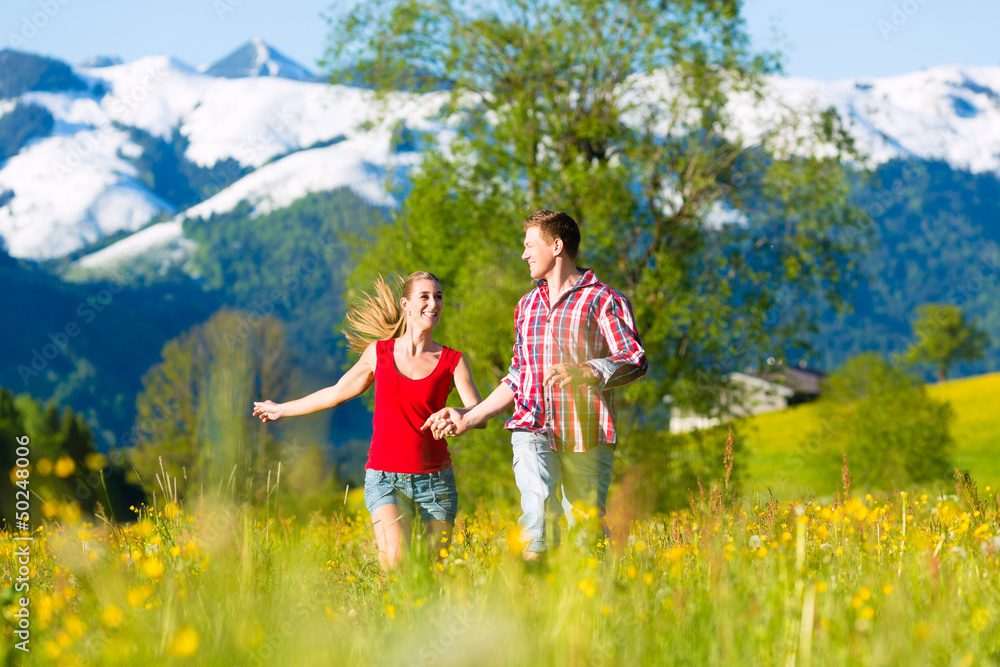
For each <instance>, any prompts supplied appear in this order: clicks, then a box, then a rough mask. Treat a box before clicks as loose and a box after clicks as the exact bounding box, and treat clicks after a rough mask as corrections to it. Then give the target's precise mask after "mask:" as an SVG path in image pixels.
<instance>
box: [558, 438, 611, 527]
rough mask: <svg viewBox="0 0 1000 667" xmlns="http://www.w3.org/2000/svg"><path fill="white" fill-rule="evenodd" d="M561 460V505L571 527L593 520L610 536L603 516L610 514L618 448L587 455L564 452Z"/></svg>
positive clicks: (601, 447) (594, 450)
mask: <svg viewBox="0 0 1000 667" xmlns="http://www.w3.org/2000/svg"><path fill="white" fill-rule="evenodd" d="M559 458H560V462H561V464H562V473H563V474H562V492H563V497H562V506H563V511H564V512H565V513H566V520H567V522H568V523H569V527H570V528H571V529H572V528H574V527H575V526H578V525H580V524H583V523H586V522H587V521H588V520H589V519H591V517H593V518H595V519H597V521H598V522H599V524H600V527H601V531H602V533H603V534H604V536H605V537H607V536H608V527H607V525H606V524H605V522H604V515H605V514H606V513H607V506H608V488H609V487H610V486H611V469H612V468H613V467H614V463H615V448H614V447H613V446H611V445H599V446H597V447H594V448H592V449H590V450H588V451H586V452H566V453H562V454H559ZM594 513H596V514H594Z"/></svg>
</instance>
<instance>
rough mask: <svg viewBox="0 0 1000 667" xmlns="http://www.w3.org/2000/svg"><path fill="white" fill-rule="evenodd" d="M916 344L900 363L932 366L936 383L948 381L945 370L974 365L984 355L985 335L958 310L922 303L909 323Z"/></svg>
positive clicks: (950, 306)
mask: <svg viewBox="0 0 1000 667" xmlns="http://www.w3.org/2000/svg"><path fill="white" fill-rule="evenodd" d="M912 327H913V334H914V335H915V336H916V340H915V341H914V342H913V343H911V344H910V347H909V348H907V350H906V352H905V353H904V354H903V359H904V360H905V361H907V362H909V363H927V364H932V365H933V366H934V368H935V370H936V371H937V379H938V382H944V381H945V380H947V379H948V369H949V368H951V367H952V366H954V365H955V364H957V363H959V362H962V361H975V360H976V359H981V358H982V357H984V356H985V355H986V350H987V348H989V346H990V336H989V334H988V333H987V332H986V331H984V330H982V329H980V328H979V327H978V326H976V324H975V323H973V322H969V321H967V320H966V319H965V313H964V312H963V311H962V309H961V308H959V307H958V306H952V305H948V304H941V303H926V304H924V305H922V306H919V307H918V308H917V312H916V318H915V319H914V320H913V323H912Z"/></svg>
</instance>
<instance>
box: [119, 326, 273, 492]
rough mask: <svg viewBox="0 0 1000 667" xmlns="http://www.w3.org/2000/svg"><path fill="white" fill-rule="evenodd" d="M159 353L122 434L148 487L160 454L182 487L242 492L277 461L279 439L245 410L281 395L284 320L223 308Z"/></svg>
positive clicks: (156, 488)
mask: <svg viewBox="0 0 1000 667" xmlns="http://www.w3.org/2000/svg"><path fill="white" fill-rule="evenodd" d="M162 358H163V361H162V362H160V363H159V364H157V365H156V366H154V367H153V368H151V369H150V370H149V371H148V372H147V373H146V375H145V376H144V377H143V391H142V393H140V394H139V396H138V398H137V399H136V413H137V416H136V423H135V426H133V428H132V430H131V431H130V433H129V434H128V435H127V437H126V441H127V444H131V445H132V447H131V449H130V451H129V457H130V459H131V461H132V462H133V464H134V466H135V469H136V470H137V471H138V475H139V478H140V479H141V481H142V483H143V485H144V487H145V488H146V490H147V492H154V491H156V492H157V493H159V484H158V483H157V482H156V477H157V475H159V473H160V470H161V468H160V464H161V460H162V464H163V468H164V470H165V471H166V472H167V473H168V474H170V475H171V476H172V477H174V478H177V479H186V480H187V482H186V484H185V486H186V489H185V488H180V489H179V492H180V493H181V495H183V492H184V491H185V490H191V489H194V488H199V490H200V489H201V488H204V490H205V491H206V492H209V491H215V490H218V489H220V488H226V485H227V484H230V483H232V484H235V485H236V486H235V487H234V488H232V489H231V492H232V493H233V494H234V496H236V497H239V498H245V497H247V495H248V493H249V490H250V485H251V484H254V483H255V482H256V481H259V478H260V477H264V476H266V474H267V471H268V470H270V469H272V468H273V467H274V466H275V465H276V463H277V445H276V443H275V441H274V439H273V437H271V435H270V434H269V432H268V430H266V429H261V428H259V425H258V424H256V423H255V422H254V420H253V419H252V417H251V411H252V405H253V400H254V399H256V398H258V397H260V396H277V395H280V393H281V392H282V391H283V390H284V387H285V384H286V383H287V382H288V379H289V375H290V372H291V365H290V361H289V359H288V356H287V353H286V351H285V333H284V327H283V325H282V324H281V322H280V321H278V320H276V319H274V318H271V317H261V316H259V315H256V314H253V313H246V312H242V311H237V310H231V309H222V310H220V311H218V312H217V313H216V314H215V315H213V316H212V317H211V318H210V319H209V320H208V321H207V322H205V323H204V324H200V325H197V326H195V327H192V328H191V329H189V330H188V331H186V332H185V333H183V334H182V335H180V336H179V337H177V338H176V339H174V340H172V341H170V342H168V343H167V344H166V345H165V346H164V347H163V352H162ZM234 471H235V472H234ZM231 480H232V482H231ZM161 481H162V477H161ZM196 485H197V486H196ZM201 485H204V486H201Z"/></svg>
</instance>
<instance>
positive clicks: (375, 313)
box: [253, 271, 481, 570]
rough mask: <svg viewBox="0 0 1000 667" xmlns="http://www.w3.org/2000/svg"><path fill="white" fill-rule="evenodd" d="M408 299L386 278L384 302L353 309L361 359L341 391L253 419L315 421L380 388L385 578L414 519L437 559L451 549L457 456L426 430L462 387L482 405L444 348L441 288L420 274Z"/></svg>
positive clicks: (462, 367)
mask: <svg viewBox="0 0 1000 667" xmlns="http://www.w3.org/2000/svg"><path fill="white" fill-rule="evenodd" d="M402 294H403V296H402V298H400V299H399V301H398V302H397V301H396V299H395V297H394V296H393V293H392V290H391V289H390V288H389V286H388V285H386V283H385V281H383V280H382V279H381V278H380V279H379V280H377V281H376V282H375V296H369V295H368V294H365V295H364V299H362V302H361V303H360V304H356V305H354V306H352V307H351V309H350V311H349V312H348V315H347V322H348V328H347V330H346V331H345V332H344V334H345V335H346V336H347V340H348V342H349V343H350V347H351V349H352V350H353V351H355V352H361V359H359V360H358V362H357V363H356V364H355V365H354V367H353V368H351V369H350V370H349V371H348V372H347V373H346V374H345V375H344V376H343V377H342V378H341V379H340V381H338V382H337V384H335V385H333V386H332V387H327V388H326V389H321V390H319V391H317V392H315V393H313V394H310V395H308V396H306V397H304V398H300V399H298V400H294V401H289V402H287V403H275V402H273V401H263V402H259V403H254V410H253V414H254V416H257V415H259V416H260V419H261V421H263V422H269V421H275V420H277V419H281V418H282V417H293V416H297V415H306V414H312V413H314V412H319V411H320V410H326V409H328V408H335V407H337V406H338V405H342V404H343V403H346V402H347V401H349V400H351V399H352V398H354V397H355V396H360V395H361V394H363V393H364V392H365V391H366V390H367V389H368V387H370V386H371V385H372V383H373V382H374V383H375V416H374V419H373V420H372V426H373V427H374V433H373V434H372V444H371V449H370V450H369V452H368V463H367V464H366V465H365V505H367V507H368V511H369V512H371V516H372V523H373V524H374V528H375V539H376V541H377V542H378V549H379V562H380V563H381V564H382V567H383V569H385V570H391V569H393V568H394V567H396V566H397V565H398V564H399V562H400V560H401V559H402V557H403V548H404V547H405V546H406V543H407V538H408V536H409V534H410V531H411V527H410V519H411V518H412V517H413V516H414V515H417V516H419V518H420V520H421V521H422V522H423V523H424V524H425V525H426V527H427V529H428V531H429V533H430V535H431V536H432V538H433V541H432V545H433V547H434V550H435V551H437V550H438V548H439V547H440V546H444V547H447V545H448V543H449V542H450V540H451V533H452V529H453V528H454V526H455V514H456V512H457V510H458V492H457V491H456V489H455V475H454V473H453V472H452V468H451V455H450V454H449V453H448V445H447V444H446V443H445V441H444V440H439V439H436V438H435V437H434V436H433V435H432V434H431V433H430V432H429V431H421V430H420V427H421V426H422V425H423V423H424V421H425V420H426V419H427V418H428V417H429V416H430V415H432V414H434V413H435V412H437V411H438V410H440V409H441V408H443V407H444V406H445V402H446V401H447V398H448V394H449V393H450V392H451V389H452V387H455V388H457V389H458V395H459V396H460V397H461V399H462V402H463V403H464V404H465V406H466V407H472V406H474V405H476V404H477V403H479V401H480V400H481V397H480V395H479V390H478V389H477V388H476V383H475V382H474V381H473V379H472V369H471V368H470V366H469V362H468V360H467V359H466V358H465V357H464V356H463V355H462V353H461V352H458V351H456V350H453V349H451V348H449V347H445V346H444V345H441V344H440V343H437V342H435V341H434V338H433V331H434V326H435V325H436V324H437V323H438V321H440V319H441V311H442V310H443V308H444V296H443V294H442V292H441V283H440V281H439V280H438V279H437V278H436V277H435V276H434V274H432V273H427V272H426V271H418V272H416V273H413V274H410V276H409V277H408V278H407V279H406V280H405V281H404V282H403V288H402ZM438 540H440V541H438Z"/></svg>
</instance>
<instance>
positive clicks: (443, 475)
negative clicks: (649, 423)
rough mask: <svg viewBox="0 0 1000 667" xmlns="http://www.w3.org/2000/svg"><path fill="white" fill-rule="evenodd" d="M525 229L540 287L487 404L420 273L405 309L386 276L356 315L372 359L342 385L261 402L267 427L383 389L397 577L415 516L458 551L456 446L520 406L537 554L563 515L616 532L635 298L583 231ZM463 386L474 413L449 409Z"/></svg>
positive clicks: (522, 482) (517, 450) (406, 292)
mask: <svg viewBox="0 0 1000 667" xmlns="http://www.w3.org/2000/svg"><path fill="white" fill-rule="evenodd" d="M524 231H525V235H524V253H523V254H522V255H521V259H524V260H526V261H527V262H528V267H529V269H530V272H531V278H532V280H534V281H536V286H535V287H534V289H532V290H531V291H530V292H528V293H527V294H526V295H524V296H523V297H522V298H521V300H520V301H519V302H518V304H517V307H516V309H515V311H514V318H515V342H514V354H513V358H512V359H511V364H510V370H509V372H508V373H507V375H506V377H504V378H503V381H502V382H501V383H500V385H499V386H498V387H497V388H496V389H495V390H494V391H493V393H491V394H490V395H489V396H487V397H486V399H485V400H483V399H482V398H481V396H480V394H479V390H478V389H477V388H476V384H475V382H474V381H473V379H472V369H471V367H470V366H469V362H468V360H467V359H466V358H465V357H464V356H463V355H462V353H461V352H458V351H457V350H454V349H452V348H449V347H446V346H444V345H441V344H440V343H438V342H436V341H435V340H434V338H433V330H434V326H435V325H436V324H437V323H438V321H439V320H440V319H441V312H442V309H443V307H444V297H443V293H442V290H441V284H440V282H439V281H438V279H437V278H436V277H435V276H434V275H433V274H431V273H427V272H424V271H420V272H417V273H413V274H411V275H410V276H409V277H408V278H407V279H406V281H405V282H404V283H403V286H402V297H401V298H400V299H398V300H397V299H396V298H395V296H394V295H393V293H392V290H391V289H390V288H389V286H388V285H386V284H385V282H384V281H382V280H378V281H376V283H375V294H374V295H371V296H369V295H365V299H364V300H362V302H361V303H359V304H356V305H354V306H352V307H351V309H350V311H349V313H348V315H347V321H348V328H347V330H346V331H345V335H346V336H347V339H348V342H349V343H350V346H351V349H352V350H354V351H356V352H360V353H361V358H360V359H359V360H358V362H357V363H356V364H355V365H354V367H353V368H351V369H350V370H349V371H348V372H347V373H346V374H345V375H344V376H343V377H342V378H341V379H340V380H339V381H338V382H337V384H335V385H333V386H332V387H327V388H326V389H321V390H319V391H317V392H315V393H313V394H310V395H308V396H306V397H304V398H300V399H298V400H294V401H289V402H287V403H274V402H273V401H263V402H258V403H254V411H253V414H254V416H259V417H260V419H261V420H262V421H264V422H268V421H274V420H276V419H280V418H281V417H291V416H296V415H305V414H311V413H313V412H318V411H320V410H325V409H328V408H334V407H337V406H338V405H341V404H343V403H345V402H347V401H348V400H350V399H352V398H354V397H356V396H359V395H361V394H362V393H364V392H365V391H366V390H367V389H368V387H369V386H371V385H372V384H373V383H374V384H375V411H374V419H373V427H374V432H373V435H372V443H371V449H370V450H369V453H368V463H367V464H366V466H365V504H366V505H367V507H368V511H369V512H371V517H372V522H373V524H374V529H375V537H376V541H377V543H378V549H379V562H380V563H381V565H382V567H383V568H384V569H386V570H390V569H392V568H394V567H395V566H396V565H397V564H398V563H399V562H400V560H401V558H402V557H403V554H404V547H405V546H406V543H407V539H408V536H409V535H410V532H411V525H410V521H411V519H412V518H413V517H414V516H416V517H419V519H420V521H421V522H422V523H423V524H424V526H425V527H426V529H427V534H429V535H431V536H433V538H434V540H435V541H434V546H435V551H436V550H437V547H438V545H439V543H438V542H437V539H438V538H440V539H441V543H443V544H444V546H447V544H448V542H449V541H450V539H451V533H452V529H453V528H454V525H455V516H456V514H457V511H458V492H457V490H456V487H455V475H454V472H453V471H452V467H451V456H450V454H449V452H448V445H447V442H446V441H445V438H446V437H453V436H460V435H462V434H463V433H465V432H466V431H468V430H469V429H472V428H485V426H486V422H487V421H488V420H489V419H491V418H492V417H494V416H496V415H498V414H499V413H501V412H503V411H505V410H507V409H509V408H511V407H513V408H514V414H513V416H512V417H511V418H510V419H508V420H507V422H506V424H505V426H504V427H505V428H506V429H507V430H508V431H510V432H511V442H512V445H513V468H514V479H515V481H516V482H517V486H518V489H519V490H520V492H521V510H522V515H521V517H520V519H519V520H518V523H519V525H520V526H521V530H522V536H521V537H522V542H523V543H524V544H525V547H524V552H523V555H524V558H525V559H526V560H536V559H538V558H541V557H542V556H543V555H544V554H545V553H546V551H547V550H548V548H549V547H550V546H553V547H555V546H558V543H559V533H558V527H557V522H556V518H557V515H558V512H559V509H560V505H561V509H562V511H563V512H564V513H565V515H566V519H567V521H568V523H569V525H570V526H571V527H572V526H574V525H576V524H578V523H580V522H581V520H584V519H587V518H589V517H590V516H592V512H593V511H596V512H597V516H598V517H600V520H601V522H602V525H603V521H604V514H605V506H606V502H607V495H608V487H609V486H610V484H611V469H612V465H613V463H614V455H615V444H616V442H617V433H616V426H615V399H614V391H613V389H614V388H615V387H618V386H621V385H624V384H627V383H629V382H631V381H633V380H636V379H638V378H640V377H641V376H643V375H644V374H645V373H646V355H645V352H644V351H643V348H642V344H641V342H640V340H639V336H638V334H637V333H636V330H635V319H634V316H633V314H632V307H631V305H630V304H629V302H628V300H627V299H626V298H625V297H624V296H623V295H622V294H621V293H619V292H617V291H615V290H613V289H611V288H610V287H608V286H607V285H605V284H604V283H602V282H601V281H600V280H598V279H597V276H595V275H594V272H593V271H592V270H590V269H581V268H577V266H576V256H577V251H578V249H579V246H580V229H579V227H578V226H577V223H576V221H575V220H573V218H571V217H570V216H569V215H567V214H566V213H563V212H553V211H547V210H541V211H538V212H536V213H534V214H532V215H531V216H530V217H528V219H527V220H525V221H524ZM453 387H454V388H455V389H457V390H458V394H459V396H460V397H461V399H462V403H463V404H464V405H465V407H464V408H451V407H445V403H446V401H447V398H448V394H449V393H451V390H452V388H453ZM559 490H561V492H562V493H561V496H562V497H561V499H560V498H559ZM605 531H606V528H605Z"/></svg>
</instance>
